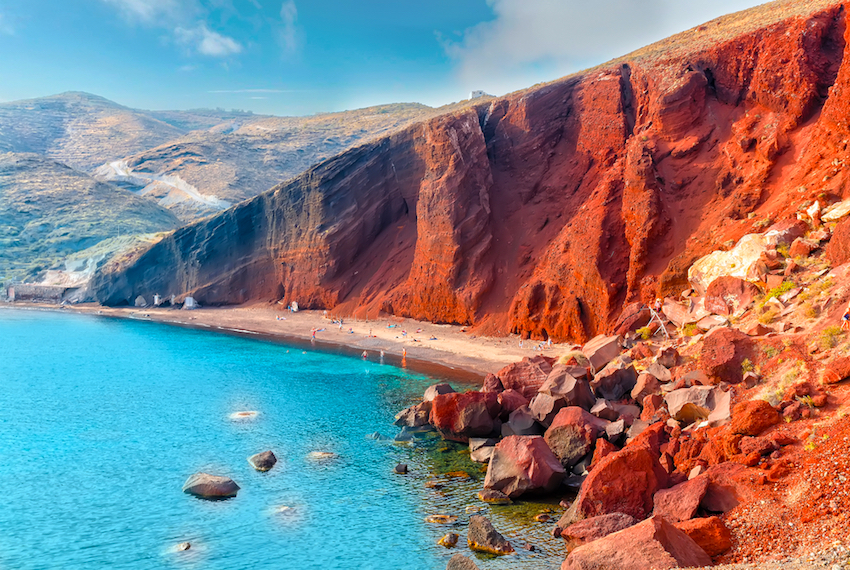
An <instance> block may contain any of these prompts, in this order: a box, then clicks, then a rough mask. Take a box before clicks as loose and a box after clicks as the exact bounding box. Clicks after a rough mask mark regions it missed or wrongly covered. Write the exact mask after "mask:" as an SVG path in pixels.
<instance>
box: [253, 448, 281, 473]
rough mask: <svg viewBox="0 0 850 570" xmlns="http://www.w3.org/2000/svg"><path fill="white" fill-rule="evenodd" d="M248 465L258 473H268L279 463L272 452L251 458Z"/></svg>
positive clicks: (264, 452)
mask: <svg viewBox="0 0 850 570" xmlns="http://www.w3.org/2000/svg"><path fill="white" fill-rule="evenodd" d="M248 463H250V464H251V467H253V468H254V469H256V470H257V471H268V470H269V469H271V468H272V467H274V465H275V463H277V457H275V455H274V453H272V452H271V451H263V452H262V453H258V454H256V455H252V456H251V457H249V458H248Z"/></svg>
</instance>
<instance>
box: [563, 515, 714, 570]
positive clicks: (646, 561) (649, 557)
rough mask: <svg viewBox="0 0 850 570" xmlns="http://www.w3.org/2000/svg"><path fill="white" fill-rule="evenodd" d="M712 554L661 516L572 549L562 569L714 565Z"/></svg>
mask: <svg viewBox="0 0 850 570" xmlns="http://www.w3.org/2000/svg"><path fill="white" fill-rule="evenodd" d="M711 565H712V561H711V558H710V557H709V556H708V554H706V553H705V551H704V550H703V549H702V548H700V547H699V545H698V544H697V543H696V542H694V541H693V540H692V539H691V538H690V537H689V536H688V535H687V534H685V533H684V532H682V531H680V530H679V529H677V528H676V527H674V526H673V525H672V524H670V523H669V522H667V521H665V520H664V519H663V518H661V517H652V518H650V519H647V520H645V521H643V522H640V523H638V524H636V525H634V526H631V527H629V528H626V529H625V530H621V531H619V532H615V533H613V534H609V535H608V536H606V537H604V538H600V539H599V540H596V541H594V542H592V543H590V544H587V545H585V546H580V547H578V548H576V549H575V550H573V551H572V552H570V554H569V555H568V556H567V559H566V560H564V563H563V564H561V570H646V569H647V568H653V569H654V570H665V569H670V568H679V567H682V568H684V567H691V566H711Z"/></svg>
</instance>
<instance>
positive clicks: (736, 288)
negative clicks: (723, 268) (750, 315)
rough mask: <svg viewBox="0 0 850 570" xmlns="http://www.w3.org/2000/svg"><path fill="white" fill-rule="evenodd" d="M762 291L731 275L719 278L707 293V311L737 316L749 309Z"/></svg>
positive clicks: (712, 283) (713, 282) (709, 287)
mask: <svg viewBox="0 0 850 570" xmlns="http://www.w3.org/2000/svg"><path fill="white" fill-rule="evenodd" d="M759 294H761V291H760V290H759V288H758V287H756V285H755V284H753V283H750V282H749V281H744V280H743V279H740V278H738V277H732V276H729V275H726V276H723V277H718V278H717V279H715V280H714V281H712V282H711V284H710V285H709V286H708V289H707V290H706V292H705V309H706V310H707V311H709V312H711V313H714V314H716V315H726V316H728V315H735V314H740V313H743V312H744V311H746V310H747V309H749V308H750V307H751V306H752V304H753V302H754V301H755V299H756V297H757V296H758V295H759Z"/></svg>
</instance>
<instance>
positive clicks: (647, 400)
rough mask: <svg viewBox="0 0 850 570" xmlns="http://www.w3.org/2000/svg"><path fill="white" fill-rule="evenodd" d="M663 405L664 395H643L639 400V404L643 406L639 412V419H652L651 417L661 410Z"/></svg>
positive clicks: (647, 420) (646, 420)
mask: <svg viewBox="0 0 850 570" xmlns="http://www.w3.org/2000/svg"><path fill="white" fill-rule="evenodd" d="M663 405H664V397H663V396H662V395H661V394H653V395H651V396H644V398H643V400H642V401H641V406H643V410H642V411H641V413H640V419H641V420H643V421H645V422H649V421H652V418H653V417H654V416H655V415H656V414H658V413H659V411H660V410H661V406H663Z"/></svg>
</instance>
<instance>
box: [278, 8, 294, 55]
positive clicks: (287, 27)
mask: <svg viewBox="0 0 850 570" xmlns="http://www.w3.org/2000/svg"><path fill="white" fill-rule="evenodd" d="M280 20H281V25H280V28H279V29H278V41H279V42H280V47H281V48H283V53H284V55H291V54H293V53H295V51H296V50H297V49H298V27H297V25H296V22H297V21H298V8H297V7H296V6H295V1H294V0H285V1H284V3H283V4H282V5H281V7H280Z"/></svg>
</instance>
